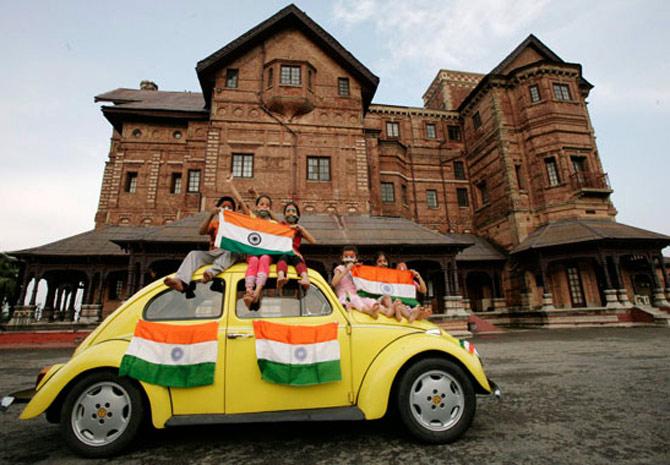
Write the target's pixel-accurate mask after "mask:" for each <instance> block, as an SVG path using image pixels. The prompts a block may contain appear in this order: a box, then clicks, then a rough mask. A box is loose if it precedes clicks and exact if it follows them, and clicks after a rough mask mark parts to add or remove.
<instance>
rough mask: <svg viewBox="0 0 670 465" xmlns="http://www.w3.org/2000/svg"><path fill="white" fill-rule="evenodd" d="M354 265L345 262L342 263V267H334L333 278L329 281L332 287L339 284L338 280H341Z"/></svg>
mask: <svg viewBox="0 0 670 465" xmlns="http://www.w3.org/2000/svg"><path fill="white" fill-rule="evenodd" d="M353 266H354V264H353V263H347V264H346V265H344V269H342V268H340V267H337V268H335V273H334V274H333V280H332V281H331V283H330V284H332V285H333V287H337V285H338V284H340V281H342V278H344V276H345V275H346V274H347V273H349V271H351V268H352V267H353Z"/></svg>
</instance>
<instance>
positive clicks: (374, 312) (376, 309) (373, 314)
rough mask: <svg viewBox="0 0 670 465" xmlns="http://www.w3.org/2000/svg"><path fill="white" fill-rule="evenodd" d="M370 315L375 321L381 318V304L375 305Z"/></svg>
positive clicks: (369, 312)
mask: <svg viewBox="0 0 670 465" xmlns="http://www.w3.org/2000/svg"><path fill="white" fill-rule="evenodd" d="M368 315H370V316H371V317H372V318H374V319H375V320H376V319H377V318H379V304H374V305H373V306H372V308H371V309H370V310H369V311H368Z"/></svg>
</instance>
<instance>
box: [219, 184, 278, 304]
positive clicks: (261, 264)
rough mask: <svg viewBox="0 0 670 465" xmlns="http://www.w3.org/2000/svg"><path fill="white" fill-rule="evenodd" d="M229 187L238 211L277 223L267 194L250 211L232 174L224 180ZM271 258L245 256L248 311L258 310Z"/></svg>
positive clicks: (264, 255)
mask: <svg viewBox="0 0 670 465" xmlns="http://www.w3.org/2000/svg"><path fill="white" fill-rule="evenodd" d="M226 182H227V183H228V185H229V186H230V190H231V192H232V194H233V197H235V200H237V203H238V204H239V205H240V209H241V210H242V211H243V212H244V213H245V214H247V215H249V216H250V217H252V218H261V219H263V220H266V221H269V222H272V223H277V222H276V221H275V220H274V219H272V212H271V208H272V199H271V198H270V196H269V195H267V194H260V195H258V196H257V197H256V208H255V210H254V211H251V209H250V208H249V206H248V205H247V204H246V202H245V201H244V200H243V199H242V196H241V195H240V193H239V192H238V191H237V189H236V188H235V186H234V184H233V175H232V173H231V174H230V176H228V179H226ZM271 262H272V257H271V256H270V255H268V254H262V255H247V272H246V274H245V275H244V285H245V289H246V292H245V293H244V297H243V299H242V300H243V301H244V304H245V305H246V306H247V308H248V309H249V310H258V308H259V307H260V300H261V294H262V292H263V288H264V287H265V283H266V282H267V279H268V274H269V272H270V263H271Z"/></svg>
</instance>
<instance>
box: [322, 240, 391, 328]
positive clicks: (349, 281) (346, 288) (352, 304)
mask: <svg viewBox="0 0 670 465" xmlns="http://www.w3.org/2000/svg"><path fill="white" fill-rule="evenodd" d="M357 262H358V250H357V249H356V247H354V246H353V245H348V246H345V247H344V248H343V249H342V264H341V265H338V266H337V267H336V268H335V272H334V275H333V280H332V283H331V284H332V285H333V288H335V293H336V294H337V298H338V299H339V300H340V303H341V304H342V305H344V307H345V308H346V309H347V310H351V309H354V310H358V311H359V312H363V313H367V314H368V315H370V316H371V317H372V318H375V319H377V316H378V314H379V311H380V309H381V306H380V304H379V302H377V301H376V300H375V299H371V298H369V297H361V296H359V295H358V293H357V292H356V285H355V284H354V279H353V277H352V275H351V270H352V269H353V268H354V265H356V263H357Z"/></svg>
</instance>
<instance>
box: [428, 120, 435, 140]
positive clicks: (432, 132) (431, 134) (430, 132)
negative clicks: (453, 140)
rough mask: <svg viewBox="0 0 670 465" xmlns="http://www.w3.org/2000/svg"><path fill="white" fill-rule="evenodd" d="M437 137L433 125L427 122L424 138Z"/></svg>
mask: <svg viewBox="0 0 670 465" xmlns="http://www.w3.org/2000/svg"><path fill="white" fill-rule="evenodd" d="M436 137H437V131H435V125H434V124H431V123H428V124H426V138H427V139H435V138H436Z"/></svg>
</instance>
